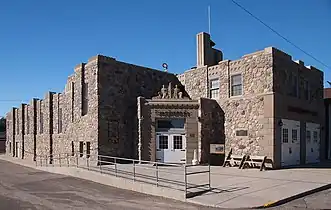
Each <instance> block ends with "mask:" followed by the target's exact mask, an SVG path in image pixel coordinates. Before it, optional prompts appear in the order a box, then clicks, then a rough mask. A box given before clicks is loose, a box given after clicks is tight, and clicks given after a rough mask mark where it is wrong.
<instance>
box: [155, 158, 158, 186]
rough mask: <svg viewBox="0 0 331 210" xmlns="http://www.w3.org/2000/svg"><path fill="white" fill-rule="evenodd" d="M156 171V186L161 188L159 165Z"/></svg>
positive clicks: (156, 166)
mask: <svg viewBox="0 0 331 210" xmlns="http://www.w3.org/2000/svg"><path fill="white" fill-rule="evenodd" d="M155 169H156V186H157V187H158V186H159V167H158V164H157V163H156V164H155Z"/></svg>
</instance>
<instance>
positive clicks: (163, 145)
mask: <svg viewBox="0 0 331 210" xmlns="http://www.w3.org/2000/svg"><path fill="white" fill-rule="evenodd" d="M159 149H168V136H160V137H159Z"/></svg>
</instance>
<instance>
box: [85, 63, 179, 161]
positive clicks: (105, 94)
mask: <svg viewBox="0 0 331 210" xmlns="http://www.w3.org/2000/svg"><path fill="white" fill-rule="evenodd" d="M92 60H93V61H91V62H93V63H95V66H96V65H98V68H99V70H98V88H99V91H98V95H99V98H100V101H99V118H98V120H99V154H102V155H111V156H121V157H131V158H132V157H133V156H134V155H133V154H136V152H135V151H134V150H135V149H136V148H137V145H134V144H135V143H136V138H137V129H138V127H137V125H138V122H137V97H138V96H143V97H145V98H152V96H155V95H156V94H157V92H159V91H160V89H161V87H162V85H167V84H168V83H169V82H172V84H173V85H175V84H180V83H179V81H178V79H177V78H176V76H175V75H173V74H170V73H166V72H162V71H157V70H153V69H149V68H145V67H140V66H136V65H132V64H127V63H123V62H119V61H116V60H115V59H113V58H110V57H105V56H97V57H95V58H94V59H92ZM87 65H91V64H90V61H89V63H88V64H87ZM89 87H90V85H89ZM108 130H109V132H108Z"/></svg>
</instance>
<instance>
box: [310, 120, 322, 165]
mask: <svg viewBox="0 0 331 210" xmlns="http://www.w3.org/2000/svg"><path fill="white" fill-rule="evenodd" d="M319 127H320V125H319V124H315V123H306V163H318V162H320V142H321V141H320V128H319Z"/></svg>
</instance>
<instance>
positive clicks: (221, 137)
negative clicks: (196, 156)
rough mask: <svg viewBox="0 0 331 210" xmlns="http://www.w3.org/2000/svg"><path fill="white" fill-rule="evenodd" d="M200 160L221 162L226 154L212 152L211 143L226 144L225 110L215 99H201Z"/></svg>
mask: <svg viewBox="0 0 331 210" xmlns="http://www.w3.org/2000/svg"><path fill="white" fill-rule="evenodd" d="M199 124H200V137H199V151H200V154H201V155H200V160H199V161H200V162H201V163H210V164H213V165H215V164H217V165H219V164H221V162H222V160H223V159H224V155H213V154H210V144H225V132H224V112H223V110H222V109H221V107H220V106H219V104H218V103H217V101H215V100H213V99H207V98H201V99H200V123H199Z"/></svg>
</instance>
